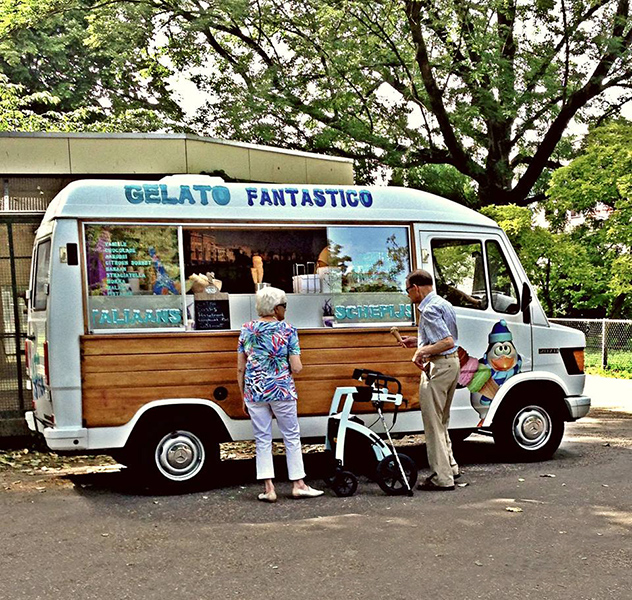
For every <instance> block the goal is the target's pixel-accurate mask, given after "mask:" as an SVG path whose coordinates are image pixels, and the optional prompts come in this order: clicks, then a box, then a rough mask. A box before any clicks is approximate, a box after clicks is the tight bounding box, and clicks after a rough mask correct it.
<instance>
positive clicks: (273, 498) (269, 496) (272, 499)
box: [257, 492, 277, 502]
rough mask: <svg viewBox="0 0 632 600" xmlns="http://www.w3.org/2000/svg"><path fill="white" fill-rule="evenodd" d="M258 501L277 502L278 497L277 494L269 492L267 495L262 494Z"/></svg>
mask: <svg viewBox="0 0 632 600" xmlns="http://www.w3.org/2000/svg"><path fill="white" fill-rule="evenodd" d="M257 500H261V502H276V501H277V495H276V492H267V493H264V492H262V493H261V494H259V495H258V496H257Z"/></svg>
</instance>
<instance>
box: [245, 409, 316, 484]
mask: <svg viewBox="0 0 632 600" xmlns="http://www.w3.org/2000/svg"><path fill="white" fill-rule="evenodd" d="M246 406H247V408H248V414H249V415H250V420H251V421H252V430H253V432H254V435H255V447H256V462H257V479H274V463H273V462H272V419H273V418H274V417H276V420H277V426H278V427H279V431H280V432H281V435H282V436H283V443H284V444H285V460H286V461H287V474H288V478H289V479H290V480H291V481H296V480H298V479H303V478H304V477H305V468H304V467H303V453H302V451H301V432H300V429H299V426H298V416H297V414H296V402H295V401H294V400H281V401H276V402H247V403H246Z"/></svg>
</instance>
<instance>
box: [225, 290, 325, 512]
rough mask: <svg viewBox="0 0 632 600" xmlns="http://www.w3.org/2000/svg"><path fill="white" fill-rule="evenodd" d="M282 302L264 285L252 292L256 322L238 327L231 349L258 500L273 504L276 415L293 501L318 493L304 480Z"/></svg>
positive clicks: (291, 336) (294, 368) (294, 352)
mask: <svg viewBox="0 0 632 600" xmlns="http://www.w3.org/2000/svg"><path fill="white" fill-rule="evenodd" d="M286 307H287V298H286V296H285V292H284V291H283V290H279V289H277V288H274V287H266V288H263V289H262V290H259V291H258V292H257V296H256V309H257V314H258V315H259V318H258V319H255V320H254V321H250V322H249V323H246V324H245V325H244V326H243V327H242V328H241V333H240V335H239V346H238V348H237V352H238V354H237V356H238V361H237V381H238V382H239V389H240V390H241V393H242V397H243V399H244V406H245V408H246V411H247V412H248V414H249V415H250V419H251V420H252V429H253V431H254V436H255V444H256V462H257V479H260V480H261V479H262V480H263V482H264V486H265V487H264V491H263V493H262V494H259V496H258V499H259V500H261V501H262V502H276V499H277V495H276V491H275V489H274V483H273V479H274V465H273V462H272V419H273V417H276V420H277V425H278V427H279V431H280V432H281V435H282V436H283V442H284V444H285V455H286V460H287V471H288V476H289V478H290V480H291V481H292V497H293V498H315V497H316V496H321V495H322V494H323V492H322V491H320V490H315V489H313V488H311V487H309V486H308V485H307V484H306V483H305V482H304V481H303V478H304V477H305V470H304V468H303V454H302V452H301V433H300V430H299V426H298V416H297V413H296V401H297V394H296V387H295V385H294V379H292V374H293V373H294V374H298V373H300V371H301V369H302V368H303V365H302V364H301V358H300V352H301V350H300V348H299V345H298V333H297V331H296V328H295V327H293V326H292V325H289V324H288V323H286V322H285V321H284V319H285V310H286Z"/></svg>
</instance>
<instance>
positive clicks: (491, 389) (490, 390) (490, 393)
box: [478, 377, 499, 400]
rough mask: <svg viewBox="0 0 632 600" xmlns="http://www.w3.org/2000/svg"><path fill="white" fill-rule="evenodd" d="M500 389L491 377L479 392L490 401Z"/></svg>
mask: <svg viewBox="0 0 632 600" xmlns="http://www.w3.org/2000/svg"><path fill="white" fill-rule="evenodd" d="M498 389H499V385H498V384H497V383H496V382H495V381H494V379H493V378H492V377H490V378H489V379H488V380H487V381H486V382H485V383H484V384H483V386H482V387H481V389H480V390H478V392H479V394H481V395H482V396H485V398H489V399H490V400H491V399H493V398H494V396H495V395H496V392H497V391H498Z"/></svg>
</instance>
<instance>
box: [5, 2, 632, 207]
mask: <svg viewBox="0 0 632 600" xmlns="http://www.w3.org/2000/svg"><path fill="white" fill-rule="evenodd" d="M629 11H630V7H629V3H627V2H619V0H600V2H599V3H598V4H594V2H593V1H592V0H573V1H572V2H564V3H559V2H555V1H553V0H525V1H524V2H520V3H518V2H515V1H513V0H512V1H507V0H481V1H480V2H475V3H463V2H462V1H461V0H436V1H434V2H430V0H404V1H403V2H401V3H393V2H383V1H381V0H303V1H302V2H287V1H285V0H257V1H256V2H255V0H223V1H222V2H219V1H217V0H210V1H208V2H189V1H187V2H184V1H183V2H174V1H173V0H151V2H149V1H148V2H138V1H134V0H116V1H114V2H99V1H98V0H0V71H1V72H3V73H4V74H5V75H7V76H8V77H9V81H10V83H12V84H21V85H24V86H25V87H24V92H23V95H24V96H25V97H27V98H29V103H28V104H25V105H24V107H25V108H27V109H29V110H31V111H33V112H34V113H35V114H43V113H45V112H48V111H49V110H50V109H49V106H48V105H46V104H40V103H38V101H37V97H36V96H34V94H37V93H44V92H45V93H48V94H50V96H51V97H54V98H56V102H57V110H58V111H59V112H62V113H67V112H72V111H74V110H77V109H79V108H82V109H90V110H92V107H93V106H100V107H102V108H103V111H104V115H105V117H110V116H112V115H114V114H119V113H124V112H125V111H127V110H141V109H144V110H154V111H155V112H156V114H157V115H158V116H159V117H160V118H161V120H163V121H164V122H165V123H166V126H167V127H177V126H180V123H181V121H182V112H181V109H180V107H179V105H178V103H179V102H181V100H182V99H178V98H177V97H175V95H174V93H173V91H172V87H171V86H172V84H171V81H172V76H173V75H175V74H177V75H180V76H182V77H183V78H186V79H189V80H190V81H192V82H193V83H194V84H195V85H196V86H197V89H198V90H199V91H200V92H201V93H203V94H205V95H206V98H207V101H206V103H205V104H204V105H203V106H202V108H201V109H200V110H199V111H198V112H197V113H196V115H195V117H194V118H193V119H192V121H191V122H190V123H188V126H190V127H192V128H193V129H194V130H195V131H197V132H200V133H210V134H211V135H217V136H221V137H226V138H229V139H236V140H242V141H247V142H254V143H262V144H274V145H278V146H283V147H288V148H296V149H301V150H308V151H316V152H325V153H330V154H335V155H339V156H346V157H352V158H353V159H354V160H355V161H356V167H357V168H356V173H357V177H358V181H359V182H362V183H368V182H371V181H374V180H375V178H376V176H377V175H376V173H380V170H384V169H387V170H392V169H394V170H396V171H397V172H396V173H395V179H399V180H401V181H403V182H405V183H408V184H410V185H415V186H420V187H423V188H424V189H429V190H431V191H435V192H440V193H442V194H444V195H447V196H449V197H451V198H454V199H456V200H457V201H459V202H463V203H466V204H475V205H476V206H483V205H487V204H510V203H514V204H517V205H522V206H524V205H527V204H528V203H529V202H530V201H531V200H532V198H533V196H534V194H535V195H536V196H537V195H538V194H540V193H542V190H543V187H544V185H545V183H546V178H547V177H548V173H549V172H550V169H551V168H554V166H555V163H556V162H559V160H560V159H562V158H564V157H566V156H567V153H568V150H569V143H568V142H567V137H566V135H567V134H566V130H567V127H568V125H569V124H570V123H571V122H572V121H573V120H574V119H579V120H583V121H588V120H590V119H596V118H600V117H602V116H603V115H604V114H605V115H607V114H609V112H610V111H612V110H615V109H618V108H619V107H620V106H621V105H622V104H623V103H625V101H626V100H628V99H629V98H630V94H631V93H632V92H631V90H632V88H631V87H630V85H629V83H630V79H631V76H632V60H630V59H631V56H630V45H631V44H632V36H630V34H629V30H630V14H629ZM116 126H126V125H125V123H122V124H121V123H118V124H117V125H116Z"/></svg>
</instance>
